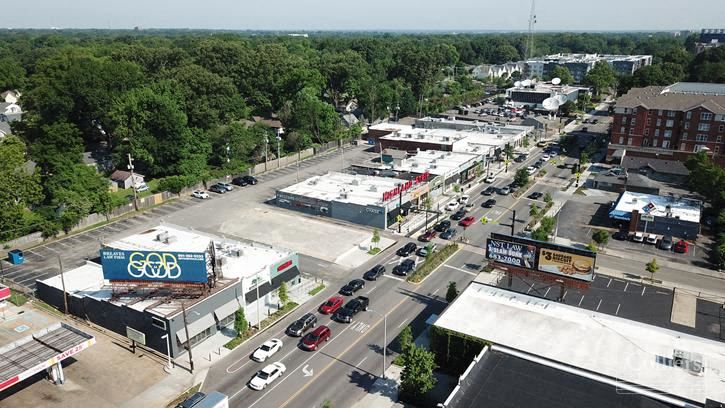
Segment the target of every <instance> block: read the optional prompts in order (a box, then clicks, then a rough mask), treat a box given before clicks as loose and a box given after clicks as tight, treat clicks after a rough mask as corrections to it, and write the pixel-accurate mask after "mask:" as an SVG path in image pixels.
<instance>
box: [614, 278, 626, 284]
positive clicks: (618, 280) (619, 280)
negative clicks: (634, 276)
mask: <svg viewBox="0 0 725 408" xmlns="http://www.w3.org/2000/svg"><path fill="white" fill-rule="evenodd" d="M614 280H615V281H617V282H622V283H624V282H626V281H625V280H621V279H617V278H614Z"/></svg>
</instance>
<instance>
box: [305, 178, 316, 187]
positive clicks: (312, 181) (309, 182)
mask: <svg viewBox="0 0 725 408" xmlns="http://www.w3.org/2000/svg"><path fill="white" fill-rule="evenodd" d="M307 184H309V185H311V186H314V185H315V184H317V179H316V178H313V179H311V180H310V181H308V182H307Z"/></svg>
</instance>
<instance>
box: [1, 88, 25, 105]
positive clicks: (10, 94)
mask: <svg viewBox="0 0 725 408" xmlns="http://www.w3.org/2000/svg"><path fill="white" fill-rule="evenodd" d="M21 95H22V94H21V93H20V91H18V90H17V89H11V90H9V91H5V92H3V93H0V100H3V101H5V102H7V103H18V100H20V96H21Z"/></svg>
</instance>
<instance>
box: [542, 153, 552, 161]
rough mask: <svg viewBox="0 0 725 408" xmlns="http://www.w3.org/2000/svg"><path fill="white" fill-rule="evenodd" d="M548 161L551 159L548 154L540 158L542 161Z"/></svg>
mask: <svg viewBox="0 0 725 408" xmlns="http://www.w3.org/2000/svg"><path fill="white" fill-rule="evenodd" d="M549 159H551V157H549V155H548V154H545V155H543V156H541V160H543V161H549Z"/></svg>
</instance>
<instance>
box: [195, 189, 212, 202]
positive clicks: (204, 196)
mask: <svg viewBox="0 0 725 408" xmlns="http://www.w3.org/2000/svg"><path fill="white" fill-rule="evenodd" d="M191 195H192V197H194V198H199V199H202V200H205V199H207V198H209V193H207V192H206V191H204V190H196V191H194V192H193V193H191Z"/></svg>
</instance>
